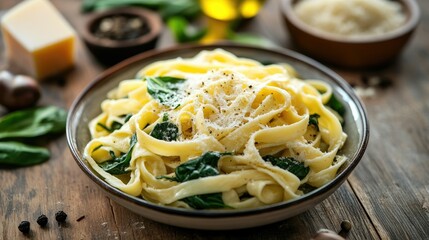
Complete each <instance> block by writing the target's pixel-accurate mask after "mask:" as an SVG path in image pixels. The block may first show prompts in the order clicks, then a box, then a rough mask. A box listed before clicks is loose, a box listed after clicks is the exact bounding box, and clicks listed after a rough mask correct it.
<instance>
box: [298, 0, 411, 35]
mask: <svg viewBox="0 0 429 240" xmlns="http://www.w3.org/2000/svg"><path fill="white" fill-rule="evenodd" d="M294 10H295V12H296V14H297V15H298V17H299V18H300V19H301V20H302V21H303V22H305V23H306V24H308V25H310V26H312V27H314V28H317V29H319V30H321V31H323V32H327V33H332V34H334V35H337V36H342V37H351V38H356V37H357V38H359V37H367V36H376V35H382V34H385V33H387V32H391V31H393V30H395V29H397V28H399V27H400V26H401V25H403V24H404V22H405V15H404V13H403V12H402V7H401V5H400V4H399V3H398V2H395V1H390V0H303V1H300V2H298V3H297V4H296V5H295V8H294Z"/></svg>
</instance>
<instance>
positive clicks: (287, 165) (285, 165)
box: [263, 155, 310, 180]
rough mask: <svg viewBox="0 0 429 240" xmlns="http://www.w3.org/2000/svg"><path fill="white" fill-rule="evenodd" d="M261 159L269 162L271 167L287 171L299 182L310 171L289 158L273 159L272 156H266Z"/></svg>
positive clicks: (300, 163) (302, 164)
mask: <svg viewBox="0 0 429 240" xmlns="http://www.w3.org/2000/svg"><path fill="white" fill-rule="evenodd" d="M263 159H264V160H265V161H267V162H270V163H271V164H272V165H273V166H277V167H279V168H281V169H284V170H286V171H289V172H290V173H292V174H294V175H295V176H297V177H298V178H299V179H301V180H302V179H304V178H305V176H307V174H308V172H309V171H310V168H309V167H306V166H304V163H302V162H299V161H297V160H296V159H294V158H291V157H274V156H272V155H267V156H264V157H263Z"/></svg>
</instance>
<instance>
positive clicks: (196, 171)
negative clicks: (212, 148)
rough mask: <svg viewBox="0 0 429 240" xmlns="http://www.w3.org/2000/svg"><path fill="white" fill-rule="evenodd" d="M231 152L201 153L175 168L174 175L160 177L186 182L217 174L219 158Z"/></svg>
mask: <svg viewBox="0 0 429 240" xmlns="http://www.w3.org/2000/svg"><path fill="white" fill-rule="evenodd" d="M225 155H232V153H219V152H206V153H204V154H203V155H201V156H199V157H197V158H194V159H191V160H189V161H187V162H185V163H183V164H181V165H179V166H178V167H177V168H176V170H175V177H172V178H170V177H163V176H162V177H160V178H166V179H169V180H171V181H176V182H186V181H190V180H193V179H198V178H203V177H209V176H216V175H219V170H218V168H217V164H218V161H219V159H220V158H221V157H222V156H225Z"/></svg>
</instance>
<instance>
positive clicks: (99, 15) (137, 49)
mask: <svg viewBox="0 0 429 240" xmlns="http://www.w3.org/2000/svg"><path fill="white" fill-rule="evenodd" d="M112 16H126V17H137V18H139V19H142V20H143V22H145V23H146V24H147V27H148V28H149V30H148V32H147V33H146V34H144V35H142V36H140V37H138V38H135V39H131V40H111V39H106V38H99V37H97V36H96V35H95V33H94V32H95V30H94V29H95V28H96V25H97V24H99V23H100V21H101V20H102V19H104V18H107V17H112ZM161 31H162V20H161V18H160V16H159V15H158V14H157V13H155V12H153V11H150V10H147V9H143V8H138V7H126V8H116V9H112V10H106V11H101V12H94V13H92V14H89V15H88V16H86V22H85V24H84V26H83V29H82V31H81V36H82V38H83V40H84V42H85V44H86V46H87V47H88V49H89V50H90V52H91V53H92V54H93V55H94V56H95V57H96V58H97V59H98V60H99V61H100V62H101V63H103V64H105V65H113V64H116V63H118V62H120V61H122V60H124V59H126V58H129V57H131V56H134V55H136V54H139V53H141V52H144V51H147V50H150V49H153V48H155V46H156V43H157V41H158V37H159V35H160V33H161Z"/></svg>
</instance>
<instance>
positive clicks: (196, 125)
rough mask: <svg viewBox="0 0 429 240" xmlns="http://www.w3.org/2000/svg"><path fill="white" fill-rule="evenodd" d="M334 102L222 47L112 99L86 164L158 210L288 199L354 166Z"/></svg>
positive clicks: (146, 73)
mask: <svg viewBox="0 0 429 240" xmlns="http://www.w3.org/2000/svg"><path fill="white" fill-rule="evenodd" d="M149 78H150V79H149ZM332 94H333V93H332V89H331V87H330V86H329V85H328V84H327V83H325V82H323V81H319V80H301V79H298V78H297V76H296V72H295V70H294V69H293V68H292V67H291V66H289V65H287V64H278V65H277V64H273V65H268V66H264V65H262V64H261V63H259V62H257V61H254V60H251V59H247V58H239V57H237V56H235V55H233V54H231V53H229V52H226V51H224V50H222V49H216V50H213V51H202V52H200V53H199V54H198V55H196V56H195V57H193V58H188V59H183V58H176V59H171V60H165V61H159V62H155V63H152V64H150V65H148V66H146V67H144V68H143V69H141V70H140V71H139V72H138V74H137V77H136V79H130V80H124V81H122V82H121V83H120V84H119V86H118V88H116V89H114V90H112V91H111V92H109V94H108V99H106V100H104V101H103V102H102V104H101V110H102V113H101V114H100V115H99V116H97V117H96V118H94V119H93V120H92V121H91V122H90V124H89V130H90V133H91V136H92V140H91V141H90V142H89V143H88V144H87V146H86V148H85V152H84V154H85V158H86V159H87V161H88V162H89V164H90V165H91V166H92V168H93V169H94V170H95V171H96V172H97V173H98V174H100V175H101V177H103V178H104V179H105V181H106V182H108V183H109V184H111V185H112V186H114V187H115V188H118V189H120V190H121V191H123V192H125V193H128V194H130V195H133V196H141V197H142V198H144V199H146V200H148V201H152V202H154V203H157V204H162V205H169V206H175V207H185V208H191V207H193V208H227V209H230V208H234V209H241V208H255V207H258V206H263V205H269V204H274V203H278V202H282V201H288V200H291V199H295V198H297V197H299V196H301V195H303V194H304V191H303V190H302V189H303V186H311V187H314V188H317V187H320V186H322V185H324V184H326V183H327V182H329V181H330V180H332V179H333V178H334V177H335V175H336V173H337V171H338V169H339V168H340V167H341V165H342V164H343V163H344V162H346V161H347V158H346V157H345V156H340V155H337V153H338V151H339V150H340V149H341V147H342V146H343V144H344V142H345V141H346V138H347V135H346V134H345V133H344V132H343V129H342V126H341V123H340V121H339V119H338V117H337V114H336V113H335V112H333V111H332V110H331V109H329V108H328V107H326V106H325V105H324V104H326V102H327V101H328V100H329V98H330V96H331V95H332ZM133 136H134V137H135V138H136V142H135V143H133V145H131V144H132V143H131V141H132V138H133ZM115 168H116V169H115ZM112 169H113V170H112Z"/></svg>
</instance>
